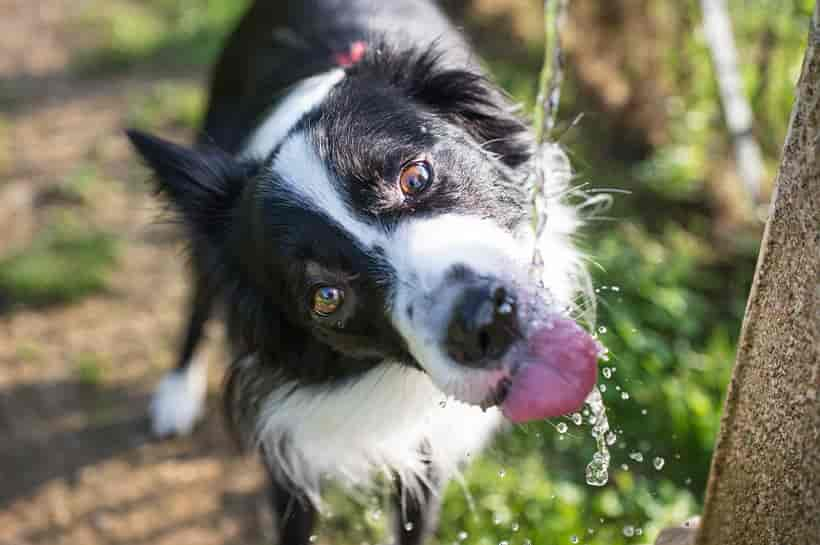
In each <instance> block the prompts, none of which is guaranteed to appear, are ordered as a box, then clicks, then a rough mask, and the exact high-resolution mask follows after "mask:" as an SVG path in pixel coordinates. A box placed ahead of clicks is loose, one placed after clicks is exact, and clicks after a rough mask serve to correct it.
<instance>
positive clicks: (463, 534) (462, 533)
mask: <svg viewBox="0 0 820 545" xmlns="http://www.w3.org/2000/svg"><path fill="white" fill-rule="evenodd" d="M456 537H457V538H458V540H459V541H464V540H465V539H467V538H468V537H470V534H468V533H467V532H465V531H464V530H462V531H460V532H459V533H458V535H457V536H456Z"/></svg>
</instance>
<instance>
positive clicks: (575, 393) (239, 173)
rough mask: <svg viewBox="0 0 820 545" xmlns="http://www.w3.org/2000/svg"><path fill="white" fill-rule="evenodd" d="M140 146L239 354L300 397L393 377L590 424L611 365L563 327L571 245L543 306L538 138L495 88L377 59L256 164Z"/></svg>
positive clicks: (552, 259) (333, 78) (278, 116)
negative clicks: (186, 233) (532, 183)
mask: <svg viewBox="0 0 820 545" xmlns="http://www.w3.org/2000/svg"><path fill="white" fill-rule="evenodd" d="M130 137H131V140H132V142H133V143H134V145H135V146H136V148H137V150H138V151H139V152H140V154H141V155H142V156H143V158H144V159H145V160H146V162H147V163H148V165H149V166H150V167H152V168H153V170H154V171H155V174H156V177H157V179H158V184H159V189H160V191H161V192H162V193H163V194H164V195H165V196H166V197H167V198H168V199H169V200H170V201H171V203H172V204H173V206H174V207H175V208H176V209H177V210H178V211H179V213H180V215H181V217H182V219H183V221H184V223H185V224H186V225H187V226H188V228H189V230H190V233H191V236H192V237H193V240H194V247H195V249H197V251H198V252H199V254H200V258H202V259H201V260H202V261H204V262H206V263H207V265H206V266H205V269H206V271H205V273H206V277H207V280H208V281H209V282H212V283H213V285H214V286H218V289H219V290H221V292H222V295H223V297H224V299H225V301H226V303H227V307H228V313H229V324H230V326H231V327H232V329H233V334H232V337H234V340H236V341H238V342H239V345H240V346H239V350H240V352H242V353H254V354H257V355H258V358H259V359H260V360H261V361H262V362H263V364H265V365H269V366H271V367H272V368H273V367H275V368H276V369H278V371H279V372H280V373H282V374H283V375H284V377H286V378H287V379H288V380H291V381H293V382H295V383H297V384H311V383H312V384H319V383H321V384H324V383H329V382H333V381H343V380H347V379H350V378H354V377H355V376H357V375H358V374H361V373H363V372H366V371H367V370H369V369H371V368H372V367H373V366H375V365H378V364H381V363H383V362H385V361H393V362H396V363H397V364H399V365H406V366H410V367H415V368H418V369H420V370H422V371H424V372H426V373H428V374H429V375H430V377H431V379H432V381H433V382H434V383H435V384H436V385H437V386H438V387H439V388H440V389H441V390H442V391H443V392H444V393H445V394H448V395H452V396H454V397H455V398H457V399H460V400H462V401H465V402H468V403H472V404H481V405H484V406H490V405H500V406H501V407H502V410H503V411H504V412H505V414H506V415H507V416H508V417H509V418H510V419H512V420H514V421H522V420H528V419H532V418H543V417H547V416H555V415H558V414H563V413H566V412H569V411H572V410H575V409H577V408H578V407H579V406H580V405H581V404H582V402H583V400H584V398H585V396H586V395H587V394H588V393H589V391H590V390H591V388H592V386H593V384H594V381H595V376H596V369H595V360H596V352H597V346H596V344H595V342H594V341H593V340H592V339H591V338H590V337H589V336H588V335H587V334H586V333H584V332H583V331H582V330H581V328H580V327H578V326H577V325H576V324H575V323H574V322H572V321H570V320H569V319H568V318H565V317H563V316H562V311H563V308H564V307H565V305H566V304H567V303H568V301H569V300H570V299H571V297H572V289H573V286H572V284H573V278H572V276H573V274H574V271H575V268H576V267H577V262H576V255H575V253H574V252H573V251H572V249H571V246H570V245H569V243H568V241H567V240H566V239H565V235H567V234H568V233H567V232H557V233H555V236H554V237H553V238H552V240H553V242H552V243H550V244H551V245H550V244H548V245H547V246H546V247H545V248H544V250H543V251H544V252H545V255H544V259H545V261H546V264H545V267H546V271H547V272H546V274H545V286H544V290H539V289H536V286H534V285H533V281H532V280H531V279H530V278H529V276H528V264H529V263H530V258H531V252H532V246H531V244H532V236H531V235H529V236H528V233H530V232H531V230H530V227H529V223H528V210H529V207H528V205H527V202H528V198H527V194H526V191H525V190H524V183H523V178H524V175H525V169H526V168H529V167H527V165H528V164H529V162H530V158H531V153H532V143H531V139H530V135H529V132H528V130H527V127H526V125H525V124H524V123H523V122H522V121H521V120H520V119H519V117H517V115H516V114H515V113H514V112H513V109H512V108H511V106H510V104H509V103H508V101H507V100H506V98H505V97H504V95H503V94H502V93H501V92H500V91H499V90H498V89H497V88H496V87H494V86H493V85H492V84H491V83H490V82H489V81H488V80H487V79H485V78H484V77H482V76H481V75H478V74H476V73H473V72H471V71H467V70H463V69H456V68H452V67H449V66H448V65H447V64H446V63H445V62H444V61H442V60H441V58H440V57H439V56H438V55H437V54H435V53H433V52H429V51H427V52H421V53H418V52H406V51H405V52H390V51H388V50H386V49H382V50H372V51H370V52H369V53H368V54H367V56H366V57H365V58H364V59H363V60H362V61H361V62H359V63H357V64H355V65H354V66H352V67H349V68H348V69H346V70H345V71H342V70H335V71H333V72H330V73H327V74H324V75H321V76H317V77H316V78H313V79H312V80H308V81H306V82H304V83H303V84H301V86H299V87H297V88H296V89H295V90H294V91H292V92H291V94H290V95H289V96H288V97H287V98H286V99H285V100H284V101H283V102H282V103H281V104H280V105H279V106H278V109H277V110H275V111H274V113H273V115H272V116H271V117H270V118H269V119H268V120H267V121H266V122H265V123H263V124H262V125H261V126H260V128H259V129H258V130H257V131H256V133H254V134H252V135H250V136H249V139H248V142H247V146H246V152H245V153H244V154H243V156H241V157H240V158H236V157H232V156H229V155H227V154H225V153H223V152H221V151H219V150H218V149H213V148H210V149H209V148H199V149H197V150H192V149H187V148H184V147H180V146H177V145H174V144H171V143H168V142H165V141H162V140H160V139H157V138H154V137H151V136H147V135H145V134H141V133H136V132H131V133H130ZM559 221H560V219H559ZM564 227H565V228H564V231H569V230H571V227H567V226H564ZM548 229H549V227H548ZM547 238H549V235H548V237H547ZM203 256H204V257H203ZM545 293H546V296H545Z"/></svg>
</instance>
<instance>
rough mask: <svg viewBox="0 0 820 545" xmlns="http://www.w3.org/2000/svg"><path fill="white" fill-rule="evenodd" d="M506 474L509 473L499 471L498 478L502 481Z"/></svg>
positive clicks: (502, 470)
mask: <svg viewBox="0 0 820 545" xmlns="http://www.w3.org/2000/svg"><path fill="white" fill-rule="evenodd" d="M506 474H507V472H506V471H505V470H504V469H503V468H502V469H499V470H498V476H499V477H501V478H502V479H503V478H504V476H505V475H506Z"/></svg>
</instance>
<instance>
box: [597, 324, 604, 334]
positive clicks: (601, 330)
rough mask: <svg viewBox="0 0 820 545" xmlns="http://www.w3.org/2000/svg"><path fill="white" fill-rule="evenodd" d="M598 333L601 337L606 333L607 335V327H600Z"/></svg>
mask: <svg viewBox="0 0 820 545" xmlns="http://www.w3.org/2000/svg"><path fill="white" fill-rule="evenodd" d="M598 333H600V334H601V335H603V334H604V333H606V327H605V326H601V327H599V328H598Z"/></svg>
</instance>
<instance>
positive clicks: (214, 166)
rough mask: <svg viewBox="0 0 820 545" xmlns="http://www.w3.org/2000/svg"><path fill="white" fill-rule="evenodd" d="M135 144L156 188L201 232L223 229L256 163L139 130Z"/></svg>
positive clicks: (132, 132) (133, 136) (131, 132)
mask: <svg viewBox="0 0 820 545" xmlns="http://www.w3.org/2000/svg"><path fill="white" fill-rule="evenodd" d="M126 134H127V135H128V138H129V140H130V141H131V144H132V145H133V146H134V148H135V149H136V150H137V152H138V153H139V154H140V156H141V157H142V159H143V160H144V161H145V163H146V164H147V166H148V167H149V168H151V170H153V172H154V175H155V178H156V190H157V192H158V193H159V194H160V195H162V196H164V197H165V198H166V199H167V200H168V202H169V203H170V204H171V205H172V206H173V208H174V209H176V210H177V211H178V212H179V214H180V215H181V217H182V219H183V221H184V222H185V223H187V224H188V225H189V226H190V227H192V228H193V229H195V230H196V231H198V232H199V233H201V234H205V235H209V236H210V235H218V234H219V233H223V232H224V230H225V227H226V224H227V222H228V220H229V216H230V212H231V210H232V208H233V206H234V204H235V203H236V200H237V199H238V198H239V195H240V193H241V191H242V188H243V186H244V183H245V181H246V180H247V179H248V177H250V176H251V175H252V171H253V169H254V167H253V165H249V164H246V163H243V162H241V161H238V160H236V159H234V158H233V157H231V156H230V155H228V154H227V153H225V152H223V151H221V150H219V149H217V148H215V147H211V148H198V149H191V148H188V147H185V146H180V145H178V144H174V143H173V142H169V141H167V140H163V139H162V138H158V137H156V136H152V135H150V134H146V133H144V132H141V131H137V130H128V131H126Z"/></svg>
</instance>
